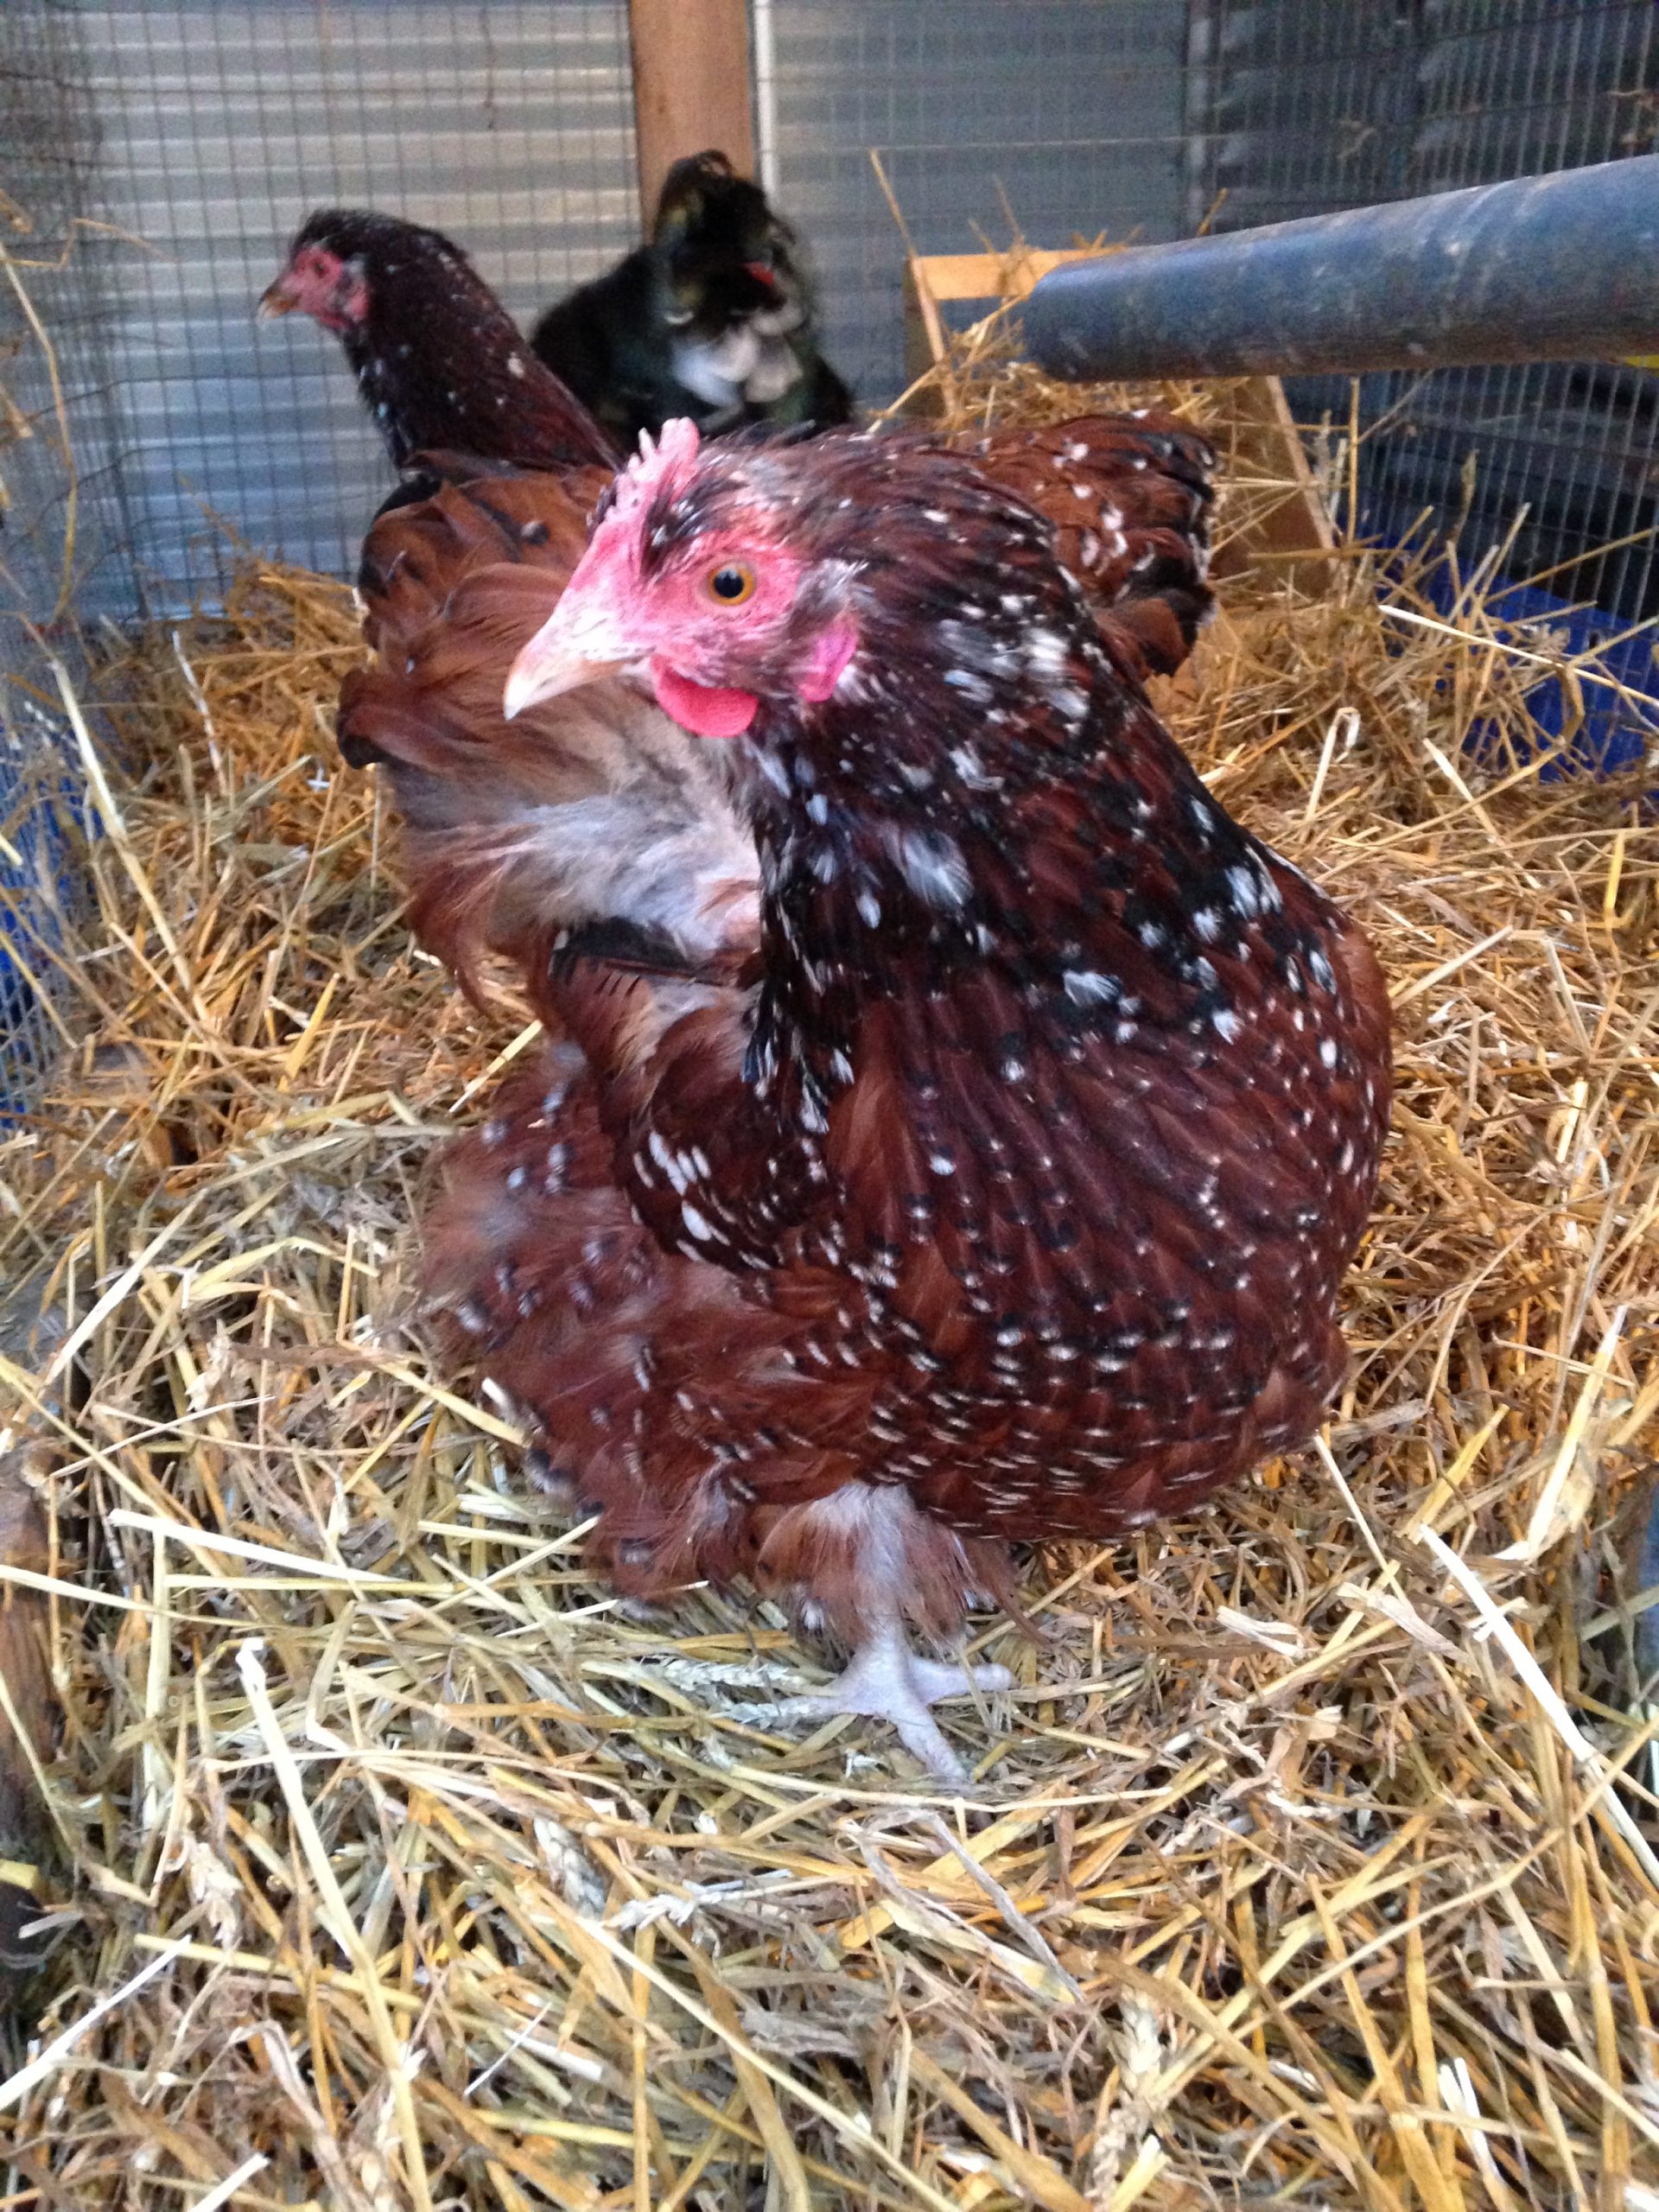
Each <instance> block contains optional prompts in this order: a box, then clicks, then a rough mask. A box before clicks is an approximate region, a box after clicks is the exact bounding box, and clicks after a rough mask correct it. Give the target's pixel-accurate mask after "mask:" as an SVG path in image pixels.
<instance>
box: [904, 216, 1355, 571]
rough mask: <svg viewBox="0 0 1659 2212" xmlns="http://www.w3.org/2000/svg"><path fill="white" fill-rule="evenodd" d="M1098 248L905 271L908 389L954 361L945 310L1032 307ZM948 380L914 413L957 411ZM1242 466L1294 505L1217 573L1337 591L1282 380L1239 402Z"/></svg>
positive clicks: (1227, 552) (1228, 549)
mask: <svg viewBox="0 0 1659 2212" xmlns="http://www.w3.org/2000/svg"><path fill="white" fill-rule="evenodd" d="M1100 252H1101V250H1100V248H1098V247H1096V246H1071V247H1066V248H1063V249H1062V250H1060V251H1058V252H1051V251H1039V250H1038V249H1036V248H1034V247H1031V246H1020V247H1017V248H1015V249H1014V251H1011V252H1008V253H1006V254H999V253H940V254H916V255H912V257H910V259H909V260H908V261H907V262H906V265H905V277H904V302H905V381H906V385H911V386H912V387H913V386H915V385H917V384H918V382H919V381H920V379H922V378H925V376H926V375H927V374H928V372H929V371H930V370H931V369H932V368H934V367H935V366H936V365H938V363H940V362H941V361H943V360H944V359H945V357H946V354H947V352H948V350H949V349H948V344H947V337H946V332H945V327H944V318H943V317H942V316H941V315H940V314H939V308H940V306H941V305H942V304H943V303H944V302H946V301H953V300H983V301H984V302H986V304H987V307H988V308H989V307H991V306H992V305H994V304H995V302H999V301H1002V302H1007V301H1009V300H1022V299H1024V297H1025V296H1026V295H1027V292H1029V291H1030V290H1031V289H1032V287H1033V284H1035V283H1037V282H1038V280H1039V278H1040V277H1046V276H1047V275H1048V273H1049V271H1050V270H1052V269H1058V268H1060V267H1061V266H1062V265H1063V264H1065V263H1066V262H1070V261H1095V260H1098V259H1099V258H1100ZM954 398H955V394H954V391H952V390H951V388H950V378H949V375H948V372H947V374H946V375H945V376H944V378H936V379H935V381H934V382H933V383H932V384H931V385H928V386H926V387H925V389H924V390H922V391H912V392H911V393H909V394H908V395H907V397H906V403H905V404H906V412H908V413H911V414H914V415H923V416H925V415H938V414H941V413H943V412H944V409H945V407H946V406H947V405H948V404H951V403H952V402H953V401H954ZM1237 411H1238V416H1239V418H1240V429H1239V436H1238V442H1237V459H1238V460H1239V461H1241V462H1243V465H1244V467H1245V468H1246V469H1247V470H1248V469H1249V467H1251V464H1252V461H1254V463H1255V466H1256V467H1259V469H1260V471H1261V474H1262V475H1263V476H1264V477H1267V478H1269V479H1271V480H1274V481H1283V482H1284V483H1285V484H1286V486H1287V490H1286V493H1285V496H1284V498H1283V499H1281V500H1279V501H1278V502H1277V503H1276V504H1275V505H1270V506H1266V507H1264V508H1263V509H1262V511H1261V512H1259V513H1258V514H1257V515H1255V517H1254V518H1253V519H1252V521H1251V524H1250V527H1249V531H1247V532H1245V533H1243V535H1241V536H1240V537H1236V538H1234V539H1232V540H1230V542H1229V543H1228V544H1227V545H1225V546H1224V547H1223V548H1222V550H1220V551H1219V552H1218V553H1217V556H1216V573H1217V575H1236V574H1238V573H1239V572H1240V571H1241V570H1243V569H1246V568H1249V566H1251V565H1252V563H1254V562H1255V560H1257V559H1258V558H1260V559H1264V560H1268V561H1271V562H1272V563H1273V564H1274V569H1275V571H1276V572H1277V573H1280V574H1283V573H1285V571H1286V569H1288V570H1289V572H1290V573H1291V574H1292V575H1294V579H1295V581H1296V582H1297V583H1298V584H1300V586H1301V587H1302V588H1304V589H1305V590H1309V591H1316V590H1319V589H1321V588H1324V587H1325V586H1326V585H1327V584H1328V583H1329V581H1330V576H1331V559H1332V553H1333V551H1334V550H1335V545H1336V538H1335V534H1334V532H1333V531H1332V527H1331V518H1330V517H1329V516H1328V515H1327V514H1326V512H1325V503H1324V501H1323V500H1322V499H1320V497H1319V489H1318V486H1316V485H1315V483H1314V481H1313V471H1312V469H1310V468H1309V467H1308V465H1307V454H1306V449H1305V448H1304V447H1303V444H1302V441H1301V438H1300V435H1299V434H1298V432H1297V429H1296V425H1295V423H1294V420H1293V419H1292V416H1291V412H1290V407H1289V404H1288V402H1287V400H1286V398H1285V388H1284V386H1283V385H1282V384H1281V382H1280V381H1279V379H1278V378H1277V377H1252V378H1249V380H1248V381H1247V382H1246V383H1245V384H1244V385H1243V389H1242V391H1241V392H1240V396H1239V404H1238V410H1237Z"/></svg>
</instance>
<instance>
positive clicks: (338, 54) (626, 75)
mask: <svg viewBox="0 0 1659 2212" xmlns="http://www.w3.org/2000/svg"><path fill="white" fill-rule="evenodd" d="M74 12H75V16H76V18H77V33H78V36H79V44H80V49H81V61H82V66H83V67H84V70H85V86H86V96H87V99H88V101H89V103H90V105H91V109H92V113H93V114H94V115H95V116H96V117H97V118H98V121H99V127H100V130H101V135H102V142H103V145H102V158H101V159H100V160H99V162H98V164H97V168H96V173H95V178H94V180H93V181H94V183H95V187H96V191H97V194H98V200H99V206H98V210H97V212H99V213H101V214H103V215H105V217H106V218H107V219H110V220H111V221H112V222H114V223H116V224H118V226H121V227H122V228H123V229H124V230H125V231H127V232H130V233H131V234H132V235H133V236H134V238H137V239H142V240H143V241H145V242H146V244H147V245H148V247H149V249H150V250H149V251H145V250H144V248H143V247H141V246H139V245H130V244H115V243H111V244H109V245H105V246H103V247H101V248H100V249H99V259H100V261H101V263H102V264H103V266H102V270H101V289H102V297H103V303H104V313H105V317H106V321H107V348H108V356H109V364H110V369H111V379H112V381H111V391H110V396H109V404H108V407H107V409H106V410H105V417H104V420H103V423H102V424H101V425H99V426H98V427H96V428H95V429H94V430H93V435H94V436H95V437H97V438H99V440H100V441H101V442H103V444H104V449H103V450H100V451H99V452H98V453H97V454H95V455H94V456H93V468H94V473H95V476H96V479H97V480H98V481H99V482H100V483H101V482H105V481H107V482H109V483H110V484H111V486H118V487H119V489H118V498H119V500H120V502H121V507H122V512H120V514H119V516H117V515H115V514H113V513H111V514H108V515H106V516H105V518H104V519H105V521H106V522H107V523H108V524H109V525H110V527H111V530H115V531H119V532H120V533H122V534H124V536H125V537H126V538H127V540H128V542H129V543H130V547H131V554H132V563H133V567H134V569H135V571H136V577H137V605H138V607H139V608H140V609H141V610H142V611H144V612H148V613H168V612H173V611H176V610H177V609H179V608H180V607H185V606H188V605H189V604H190V603H191V602H192V601H194V600H197V599H200V598H203V597H206V598H207V599H209V600H211V599H213V597H215V596H216V595H217V594H218V593H219V590H220V588H222V585H223V582H224V580H225V577H226V572H227V569H228V568H229V566H230V564H231V563H232V561H233V560H234V558H235V556H236V550H237V543H236V541H237V540H238V539H240V540H241V541H242V542H243V543H248V544H252V545H254V546H256V547H257V548H259V549H260V550H275V551H277V552H279V553H281V554H283V555H284V556H287V557H289V558H290V559H293V560H296V561H300V562H303V563H307V564H308V565H309V566H312V567H315V568H319V569H327V570H332V571H334V572H336V573H340V572H341V571H348V570H349V569H350V567H351V565H352V563H353V562H354V560H355V557H356V550H357V547H358V544H359V543H360V541H361V537H362V532H363V529H364V526H365V522H366V520H367V518H368V517H369V515H370V514H371V513H372V511H373V507H374V505H375V504H376V502H377V500H378V497H379V496H380V493H381V492H382V491H383V489H384V487H385V461H384V457H383V455H382V454H381V451H380V448H379V446H378V441H377V440H376V439H375V437H374V435H373V434H372V430H371V429H370V428H369V426H368V424H367V423H366V422H365V420H364V419H363V417H362V416H361V413H360V410H359V409H358V407H357V404H356V402H355V397H354V395H353V392H352V391H351V388H350V385H349V383H348V381H347V379H346V378H345V376H344V374H343V372H342V370H341V365H340V360H339V358H338V353H337V349H336V347H335V346H334V343H333V341H332V340H328V339H327V338H326V337H325V336H324V335H323V334H321V333H319V332H318V331H316V330H315V329H314V328H313V327H310V326H309V325H308V324H306V323H303V322H302V321H299V320H298V319H297V318H296V321H294V322H292V323H289V324H279V325H277V326H275V327H256V326H255V324H254V322H253V321H252V313H253V305H254V302H255V300H256V299H257V296H258V294H259V292H260V291H261V290H262V289H264V285H265V284H266V283H269V282H270V278H271V277H273V276H274V275H275V274H276V272H277V269H278V267H279V266H280V264H281V261H282V258H283V250H284V248H285V246H286V244H287V241H288V239H289V237H290V235H291V234H292V232H293V231H294V230H295V229H296V226H297V225H298V223H299V222H300V220H301V219H302V217H303V216H304V215H305V214H306V213H307V212H308V210H309V209H310V208H312V207H317V206H320V205H346V206H364V205H367V206H373V207H380V208H384V209H387V210H390V211H393V212H397V213H404V214H407V215H409V216H411V217H413V218H414V219H416V220H419V221H423V222H430V223H434V224H435V225H436V226H438V227H439V228H441V229H444V230H447V231H449V232H452V233H453V234H454V236H456V237H457V238H458V239H459V240H460V242H461V244H462V245H466V246H467V248H468V250H469V251H472V252H473V253H474V256H475V257H476V258H477V260H478V262H479V264H480V269H481V270H482V271H483V273H484V275H485V276H486V277H487V278H488V279H489V280H490V281H491V282H492V283H495V284H496V285H497V286H498V287H499V289H500V290H501V291H502V293H503V295H504V296H505V299H506V301H507V303H508V305H509V307H510V308H512V309H514V310H515V311H516V312H518V313H519V314H520V315H530V314H532V313H534V312H535V311H536V310H537V308H540V307H541V306H543V305H544V304H545V303H546V302H547V301H548V300H550V298H552V297H554V296H556V294H557V293H559V292H560V291H562V290H563V289H566V288H567V287H568V286H569V284H571V283H575V282H576V281H578V280H580V279H581V278H582V277H587V276H589V275H592V274H594V272H595V271H597V270H599V269H601V268H602V267H604V266H606V265H607V264H608V263H609V262H610V261H612V260H613V259H614V258H615V257H617V256H618V255H619V254H620V253H621V252H622V251H626V248H627V246H628V245H630V244H632V239H633V238H634V236H635V234H636V229H637V221H638V215H637V199H636V188H635V181H634V142H633V116H632V78H631V73H630V67H629V61H628V42H627V11H626V5H625V4H622V0H603V3H602V4H596V3H595V0H541V4H537V5H529V4H514V0H473V4H470V5H464V4H460V3H459V0H354V4H353V5H351V6H347V7H334V8H328V9H318V8H317V7H316V6H315V4H313V0H236V4H230V3H229V0H184V3H183V4H181V3H180V0H118V4H105V5H102V6H96V7H94V6H84V5H83V6H80V7H79V8H77V9H76V10H75V11H74ZM111 496H112V497H113V496H116V495H115V494H114V493H113V492H112V493H111ZM96 604H97V605H98V606H99V611H105V610H107V611H109V612H112V613H119V614H122V615H125V614H130V613H132V612H133V611H134V607H133V599H132V597H131V595H130V594H129V595H128V596H126V597H125V599H124V601H118V600H116V599H114V598H106V597H104V596H103V595H100V596H99V599H98V601H96Z"/></svg>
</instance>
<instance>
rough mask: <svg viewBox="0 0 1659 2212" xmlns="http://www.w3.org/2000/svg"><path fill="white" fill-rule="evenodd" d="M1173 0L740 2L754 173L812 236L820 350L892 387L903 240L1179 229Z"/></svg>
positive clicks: (899, 331)
mask: <svg viewBox="0 0 1659 2212" xmlns="http://www.w3.org/2000/svg"><path fill="white" fill-rule="evenodd" d="M1186 16H1187V9H1186V0H1112V4H1111V5H1109V6H1103V5H1102V4H1100V0H1034V4H1033V0H753V51H754V57H755V91H756V121H757V131H756V138H757V143H758V147H759V151H760V166H761V171H762V175H763V179H764V181H766V184H767V185H768V187H769V188H771V189H772V190H773V191H774V192H775V193H776V194H777V196H778V200H779V205H780V206H781V207H783V209H784V210H785V213H787V214H788V215H789V216H790V218H791V220H793V221H794V222H796V223H798V225H799V226H800V227H801V229H802V230H803V231H804V234H805V236H806V238H807V239H808V240H809V241H810V245H811V248H812V251H813V255H814V259H815V262H816V265H817V273H818V277H819V279H820V282H821V284H822V286H823V295H824V307H825V331H824V344H825V351H826V352H827V353H828V354H829V358H830V359H831V360H832V361H833V362H834V363H835V365H836V367H837V368H838V369H840V370H841V372H842V374H843V375H844V376H845V377H847V378H849V381H850V382H851V383H852V385H854V387H855V391H856V392H857V396H858V397H859V399H860V400H861V402H862V403H864V404H866V405H870V404H875V405H880V404H885V403H886V402H887V401H888V400H891V399H893V398H895V397H897V396H898V393H899V391H900V390H901V389H902V386H903V380H904V379H903V353H904V335H903V319H902V308H901V303H900V293H899V285H900V279H901V277H902V273H903V269H904V259H905V247H904V243H903V240H902V239H901V238H900V236H899V231H898V228H897V226H896V225H895V223H894V221H893V216H892V214H891V213H890V212H889V210H888V207H887V201H886V200H885V198H884V197H883V194H882V192H881V188H880V183H879V182H878V181H877V179H876V176H875V173H874V169H873V168H872V166H871V162H870V153H871V150H872V149H874V150H875V151H877V152H878V153H879V154H880V157H881V161H882V163H883V166H884V167H885V168H886V171H887V176H888V179H889V181H891V183H892V186H893V193H894V195H895V197H896V198H897V200H898V202H899V208H900V210H901V212H902V213H903V215H904V218H905V222H906V226H907V228H908V230H909V232H910V234H911V237H912V239H913V241H914V243H915V245H916V249H917V251H918V252H921V253H974V252H976V251H979V250H980V249H981V248H982V247H983V246H986V245H1007V244H1008V243H1009V242H1010V234H1011V226H1012V225H1016V224H1017V226H1018V227H1019V229H1020V232H1023V234H1024V235H1025V236H1026V237H1027V238H1029V239H1030V241H1031V242H1032V244H1033V245H1044V246H1052V245H1070V244H1071V241H1072V239H1073V238H1083V239H1084V240H1089V239H1092V238H1096V237H1098V236H1099V235H1100V234H1101V233H1102V232H1104V233H1105V234H1106V236H1107V237H1108V238H1111V239H1114V240H1116V239H1124V238H1142V239H1147V240H1152V239H1158V238H1178V237H1179V236H1180V234H1181V229H1182V210H1183V193H1184V189H1185V168H1186V162H1185V49H1186Z"/></svg>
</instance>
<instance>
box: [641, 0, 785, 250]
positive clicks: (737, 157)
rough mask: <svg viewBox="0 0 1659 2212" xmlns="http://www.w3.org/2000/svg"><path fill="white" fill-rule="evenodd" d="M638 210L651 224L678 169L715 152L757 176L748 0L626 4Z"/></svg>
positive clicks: (653, 0) (659, 0) (667, 0)
mask: <svg viewBox="0 0 1659 2212" xmlns="http://www.w3.org/2000/svg"><path fill="white" fill-rule="evenodd" d="M628 19H629V38H630V42H631V44H632V48H633V120H634V130H635V132H636V134H637V137H638V139H639V204H640V207H641V209H642V210H643V212H644V215H645V223H646V225H647V226H649V225H650V223H651V219H652V216H653V215H654V214H655V213H657V195H658V193H659V192H660V191H661V190H662V188H663V179H664V177H665V176H666V175H668V172H669V170H670V169H671V168H672V166H673V164H674V163H675V162H677V161H679V160H680V159H681V158H682V156H684V155H686V154H700V153H702V150H703V149H704V148H705V147H708V146H717V147H718V148H719V149H720V150H721V153H722V154H724V155H726V156H728V159H729V160H730V162H731V164H732V167H733V168H734V169H736V170H737V171H738V172H739V174H740V175H743V176H752V175H753V173H754V125H753V120H752V118H751V112H750V105H749V11H748V7H747V0H629V6H628Z"/></svg>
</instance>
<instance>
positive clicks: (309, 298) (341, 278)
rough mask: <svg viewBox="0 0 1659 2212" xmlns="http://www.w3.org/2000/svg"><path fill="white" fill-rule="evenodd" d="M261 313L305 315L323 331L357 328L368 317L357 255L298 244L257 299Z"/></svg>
mask: <svg viewBox="0 0 1659 2212" xmlns="http://www.w3.org/2000/svg"><path fill="white" fill-rule="evenodd" d="M259 312H260V314H261V315H310V316H311V317H313V319H314V320H315V321H318V322H320V323H321V325H322V327H323V328H324V329H325V330H333V331H337V332H340V333H341V334H345V333H346V332H348V331H353V330H360V329H361V328H362V327H363V325H364V324H365V322H366V321H368V316H369V279H368V273H367V271H366V270H365V267H364V264H363V260H362V257H361V256H360V255H357V254H353V255H350V256H342V255H340V254H338V253H336V252H335V251H334V249H333V248H332V247H330V246H326V245H301V246H298V247H296V250H295V252H294V256H293V258H292V259H291V260H290V261H289V264H288V266H287V268H286V269H284V270H283V273H282V275H281V276H280V277H278V278H277V281H276V283H274V284H272V285H271V286H270V289H268V290H267V291H266V293H265V295H264V298H263V299H262V300H261V301H260V302H259Z"/></svg>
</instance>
